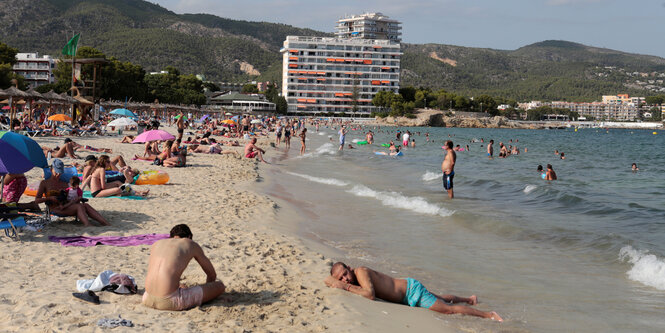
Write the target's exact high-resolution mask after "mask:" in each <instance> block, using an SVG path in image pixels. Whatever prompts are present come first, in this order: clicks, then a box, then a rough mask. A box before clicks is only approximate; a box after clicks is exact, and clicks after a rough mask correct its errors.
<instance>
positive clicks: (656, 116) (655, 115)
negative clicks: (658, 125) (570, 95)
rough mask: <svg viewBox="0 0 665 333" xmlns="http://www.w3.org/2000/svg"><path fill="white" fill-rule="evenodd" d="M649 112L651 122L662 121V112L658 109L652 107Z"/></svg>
mask: <svg viewBox="0 0 665 333" xmlns="http://www.w3.org/2000/svg"><path fill="white" fill-rule="evenodd" d="M649 111H650V112H651V120H654V121H661V120H662V119H663V111H662V110H661V108H660V107H657V106H654V107H652V108H651V109H650V110H649Z"/></svg>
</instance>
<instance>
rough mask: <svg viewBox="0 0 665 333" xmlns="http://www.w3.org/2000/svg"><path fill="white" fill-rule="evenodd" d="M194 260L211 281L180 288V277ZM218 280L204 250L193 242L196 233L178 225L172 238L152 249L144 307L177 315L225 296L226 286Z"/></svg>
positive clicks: (171, 235) (154, 245) (185, 226)
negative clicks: (176, 312) (178, 312)
mask: <svg viewBox="0 0 665 333" xmlns="http://www.w3.org/2000/svg"><path fill="white" fill-rule="evenodd" d="M192 258H194V259H196V261H197V262H198V263H199V265H201V268H202V269H203V271H204V272H205V273H206V276H207V278H206V283H205V284H203V285H199V286H194V287H190V288H186V287H185V286H183V285H180V276H181V275H182V272H183V271H185V268H187V265H188V264H189V261H190V260H192ZM216 279H217V274H216V273H215V268H214V267H213V266H212V263H211V262H210V259H208V257H206V255H205V254H203V249H201V246H199V244H197V243H196V242H194V241H193V240H192V231H191V230H189V227H188V226H187V225H186V224H178V225H176V226H175V227H173V229H171V234H170V238H168V239H162V240H159V241H157V242H155V244H153V245H152V247H151V248H150V259H149V261H148V274H147V275H146V278H145V292H144V293H143V305H145V306H147V307H151V308H154V309H157V310H173V311H181V310H186V309H189V308H193V307H195V306H199V305H201V304H202V303H206V302H209V301H211V300H213V299H215V298H217V296H219V295H221V294H222V293H224V290H225V287H224V284H223V283H222V282H221V281H215V280H216Z"/></svg>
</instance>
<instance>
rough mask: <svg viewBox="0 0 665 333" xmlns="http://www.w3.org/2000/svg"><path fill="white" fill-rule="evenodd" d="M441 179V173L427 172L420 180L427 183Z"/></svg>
mask: <svg viewBox="0 0 665 333" xmlns="http://www.w3.org/2000/svg"><path fill="white" fill-rule="evenodd" d="M441 177H443V172H431V171H427V172H425V174H424V175H423V177H422V178H423V181H426V182H429V181H432V180H435V179H441Z"/></svg>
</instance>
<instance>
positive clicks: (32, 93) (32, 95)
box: [25, 88, 44, 119]
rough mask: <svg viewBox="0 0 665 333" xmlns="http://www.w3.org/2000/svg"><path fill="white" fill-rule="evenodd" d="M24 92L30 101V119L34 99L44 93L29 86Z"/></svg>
mask: <svg viewBox="0 0 665 333" xmlns="http://www.w3.org/2000/svg"><path fill="white" fill-rule="evenodd" d="M25 93H26V94H28V100H29V101H30V107H29V109H28V110H29V111H28V114H29V119H32V110H33V109H34V106H33V104H34V101H35V100H37V99H40V98H44V95H42V94H40V93H39V92H38V91H37V90H35V89H33V88H30V89H28V90H26V91H25Z"/></svg>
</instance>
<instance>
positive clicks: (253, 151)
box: [245, 138, 268, 163]
mask: <svg viewBox="0 0 665 333" xmlns="http://www.w3.org/2000/svg"><path fill="white" fill-rule="evenodd" d="M265 153H266V151H265V150H263V149H261V148H259V147H257V146H256V138H252V140H251V141H250V142H249V143H247V144H246V145H245V157H247V158H255V157H256V158H258V159H259V160H260V161H261V162H263V163H268V162H266V161H265V160H264V159H263V154H265Z"/></svg>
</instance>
